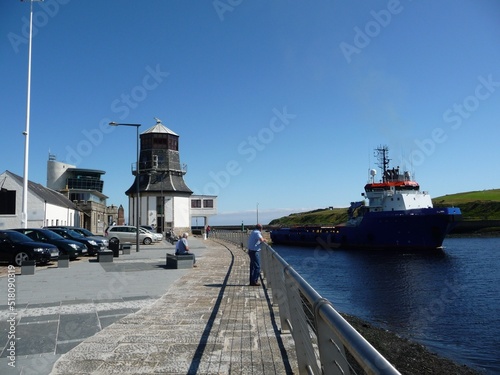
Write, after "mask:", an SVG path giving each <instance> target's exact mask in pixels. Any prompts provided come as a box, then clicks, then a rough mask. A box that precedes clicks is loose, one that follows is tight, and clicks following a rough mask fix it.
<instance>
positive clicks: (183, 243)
mask: <svg viewBox="0 0 500 375" xmlns="http://www.w3.org/2000/svg"><path fill="white" fill-rule="evenodd" d="M188 236H189V234H188V233H187V232H184V233H183V234H182V237H181V238H180V240H179V241H177V245H175V255H186V254H192V255H193V267H197V265H196V257H195V255H194V254H193V253H192V252H190V251H189V244H188V241H187V238H188Z"/></svg>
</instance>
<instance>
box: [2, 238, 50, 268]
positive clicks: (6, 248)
mask: <svg viewBox="0 0 500 375" xmlns="http://www.w3.org/2000/svg"><path fill="white" fill-rule="evenodd" d="M58 257H59V250H58V249H57V246H54V245H51V244H47V243H40V242H35V241H33V240H32V239H31V238H29V237H28V236H25V235H24V234H22V233H19V232H16V231H14V230H0V261H3V262H9V263H12V264H14V265H16V266H18V267H19V266H21V265H22V263H23V262H24V261H26V260H34V261H35V262H36V263H39V264H47V263H49V262H50V261H54V260H57V259H58Z"/></svg>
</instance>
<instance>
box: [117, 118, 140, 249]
mask: <svg viewBox="0 0 500 375" xmlns="http://www.w3.org/2000/svg"><path fill="white" fill-rule="evenodd" d="M109 125H110V126H135V128H136V129H137V166H136V177H135V188H136V192H135V194H136V198H137V202H136V204H135V226H136V228H135V230H136V233H135V251H136V252H138V251H139V244H140V241H139V228H140V227H139V198H140V193H139V140H140V138H139V127H140V126H141V124H119V123H116V122H110V123H109Z"/></svg>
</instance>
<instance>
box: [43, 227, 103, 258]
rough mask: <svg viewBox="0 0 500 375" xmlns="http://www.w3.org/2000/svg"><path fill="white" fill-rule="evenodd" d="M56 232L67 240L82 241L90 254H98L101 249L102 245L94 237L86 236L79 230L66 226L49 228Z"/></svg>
mask: <svg viewBox="0 0 500 375" xmlns="http://www.w3.org/2000/svg"><path fill="white" fill-rule="evenodd" d="M47 229H49V230H51V231H52V232H54V233H57V234H58V235H60V236H61V237H64V238H66V239H67V240H73V241H77V242H81V243H83V244H85V246H87V249H88V250H89V251H88V254H89V255H96V254H97V252H98V251H99V250H101V247H100V245H99V244H98V243H97V241H95V240H93V239H92V238H88V237H85V236H84V235H82V234H80V233H78V232H77V231H74V230H71V229H66V228H47Z"/></svg>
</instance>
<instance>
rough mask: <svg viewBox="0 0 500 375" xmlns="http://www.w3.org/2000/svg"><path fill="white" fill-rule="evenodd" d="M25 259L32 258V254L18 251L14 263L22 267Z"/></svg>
mask: <svg viewBox="0 0 500 375" xmlns="http://www.w3.org/2000/svg"><path fill="white" fill-rule="evenodd" d="M25 260H30V256H29V255H28V254H27V253H25V252H24V251H21V252H19V253H17V254H16V256H15V257H14V263H15V264H16V266H18V267H21V265H22V264H23V262H24V261H25Z"/></svg>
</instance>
